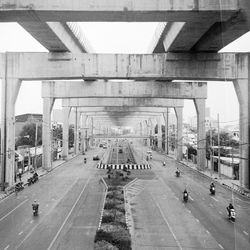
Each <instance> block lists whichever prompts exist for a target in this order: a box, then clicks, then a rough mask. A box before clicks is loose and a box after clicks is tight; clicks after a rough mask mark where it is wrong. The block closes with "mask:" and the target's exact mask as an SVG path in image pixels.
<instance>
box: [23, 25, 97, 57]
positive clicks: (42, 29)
mask: <svg viewBox="0 0 250 250" xmlns="http://www.w3.org/2000/svg"><path fill="white" fill-rule="evenodd" d="M19 24H20V25H21V26H22V27H23V28H24V29H25V30H26V31H27V32H29V33H30V34H31V35H32V36H33V37H34V38H35V39H36V40H37V41H38V42H39V43H41V44H42V45H43V46H44V47H45V48H46V49H48V50H49V51H51V52H73V53H83V52H89V53H90V52H92V53H93V52H94V51H93V48H92V47H91V46H90V45H89V43H88V41H87V39H86V37H85V36H84V35H83V33H82V32H81V30H80V28H79V27H78V26H77V24H76V23H58V22H19Z"/></svg>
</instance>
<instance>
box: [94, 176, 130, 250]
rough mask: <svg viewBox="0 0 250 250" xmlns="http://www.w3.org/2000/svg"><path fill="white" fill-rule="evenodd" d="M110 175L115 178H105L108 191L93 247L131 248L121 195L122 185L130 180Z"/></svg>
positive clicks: (122, 249)
mask: <svg viewBox="0 0 250 250" xmlns="http://www.w3.org/2000/svg"><path fill="white" fill-rule="evenodd" d="M109 174H110V172H109ZM112 175H113V176H115V179H112V178H111V179H109V178H107V179H105V181H106V183H107V185H108V192H107V195H106V199H105V203H104V210H103V216H102V221H101V226H100V228H99V229H98V230H97V232H96V235H95V247H94V249H95V250H99V249H110V250H116V249H118V250H131V249H132V248H131V235H130V233H129V230H128V228H127V224H126V218H125V204H124V202H125V201H124V195H123V186H124V185H126V184H127V183H128V182H129V181H131V180H128V179H127V180H125V181H124V178H122V176H121V175H119V174H117V173H115V174H112ZM119 176H121V177H119Z"/></svg>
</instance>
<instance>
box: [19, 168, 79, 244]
mask: <svg viewBox="0 0 250 250" xmlns="http://www.w3.org/2000/svg"><path fill="white" fill-rule="evenodd" d="M56 169H57V168H56ZM56 169H55V170H56ZM77 181H78V179H76V180H75V181H74V182H73V183H72V184H71V186H70V187H69V189H67V191H66V192H65V193H64V194H63V195H62V197H61V198H60V199H59V200H58V201H57V202H58V203H59V202H60V201H61V200H62V199H63V198H64V197H65V195H66V194H67V193H68V192H69V190H71V189H72V187H73V186H74V185H75V184H76V183H77ZM58 203H57V204H58ZM53 208H54V207H52V208H51V209H50V210H49V211H51V210H52V209H53ZM44 219H45V216H44V217H43V218H42V219H41V220H40V222H39V223H38V224H36V225H35V226H34V227H33V228H32V229H31V231H30V232H29V233H28V234H27V235H26V236H25V238H24V239H23V240H22V241H21V243H20V244H19V245H18V246H17V247H16V249H18V248H19V247H20V246H21V245H22V244H23V243H24V241H26V240H27V239H28V238H29V237H30V235H31V234H32V233H33V232H34V231H35V229H36V228H37V227H38V226H39V225H40V224H41V222H42V221H43V220H44Z"/></svg>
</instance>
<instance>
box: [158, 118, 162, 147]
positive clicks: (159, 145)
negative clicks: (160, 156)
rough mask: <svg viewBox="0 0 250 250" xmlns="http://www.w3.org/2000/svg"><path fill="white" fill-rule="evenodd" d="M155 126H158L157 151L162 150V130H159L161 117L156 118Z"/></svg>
mask: <svg viewBox="0 0 250 250" xmlns="http://www.w3.org/2000/svg"><path fill="white" fill-rule="evenodd" d="M157 125H158V134H157V141H158V145H157V146H158V149H162V130H161V116H157Z"/></svg>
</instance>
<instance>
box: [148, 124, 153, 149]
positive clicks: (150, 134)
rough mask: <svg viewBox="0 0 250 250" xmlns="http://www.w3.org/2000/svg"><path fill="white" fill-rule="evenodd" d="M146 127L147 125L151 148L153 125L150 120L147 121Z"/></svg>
mask: <svg viewBox="0 0 250 250" xmlns="http://www.w3.org/2000/svg"><path fill="white" fill-rule="evenodd" d="M148 125H149V136H150V139H149V141H150V142H149V145H150V146H151V147H152V146H153V137H152V136H153V123H152V120H151V119H149V120H148Z"/></svg>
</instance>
